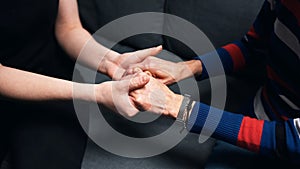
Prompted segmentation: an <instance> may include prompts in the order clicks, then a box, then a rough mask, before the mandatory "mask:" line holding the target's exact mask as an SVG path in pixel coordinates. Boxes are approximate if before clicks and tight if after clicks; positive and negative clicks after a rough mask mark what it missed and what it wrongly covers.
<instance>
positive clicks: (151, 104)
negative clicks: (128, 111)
mask: <svg viewBox="0 0 300 169" xmlns="http://www.w3.org/2000/svg"><path fill="white" fill-rule="evenodd" d="M149 77H150V76H149ZM130 96H131V97H132V100H133V102H134V104H135V105H136V107H138V108H139V109H140V110H147V111H151V112H154V113H157V114H163V115H167V116H172V117H177V114H178V112H179V108H180V105H181V102H182V99H183V97H182V96H181V95H178V94H175V93H173V92H172V91H171V90H170V89H169V88H168V87H167V86H166V85H165V84H163V83H161V82H160V81H158V80H157V79H155V78H153V77H150V81H149V82H148V83H147V84H146V85H145V86H144V87H143V88H140V89H137V90H134V91H132V92H130Z"/></svg>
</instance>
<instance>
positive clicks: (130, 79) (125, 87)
mask: <svg viewBox="0 0 300 169" xmlns="http://www.w3.org/2000/svg"><path fill="white" fill-rule="evenodd" d="M149 80H150V77H149V76H148V75H147V74H146V73H143V72H142V73H137V74H134V75H131V76H127V77H124V78H123V79H121V80H120V81H109V82H104V83H101V84H99V85H98V86H97V87H98V88H97V87H96V95H97V97H98V99H97V101H98V102H99V103H101V104H103V105H105V106H106V107H108V108H110V109H111V110H113V111H115V112H118V113H119V114H121V115H123V116H126V117H133V116H135V115H136V114H137V113H138V112H139V110H138V109H137V108H135V106H134V103H133V100H132V98H131V97H130V96H129V92H131V91H133V90H136V89H140V88H143V87H144V86H145V85H146V84H147V83H148V82H149Z"/></svg>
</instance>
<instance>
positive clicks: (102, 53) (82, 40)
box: [55, 0, 162, 80]
mask: <svg viewBox="0 0 300 169" xmlns="http://www.w3.org/2000/svg"><path fill="white" fill-rule="evenodd" d="M55 30H56V37H57V39H58V41H59V43H60V45H61V46H62V47H63V48H64V49H65V51H66V52H67V53H68V54H69V55H70V56H71V57H72V58H73V59H74V60H76V59H79V61H80V62H81V63H84V64H85V65H87V66H89V67H90V68H92V69H93V70H97V71H99V72H101V73H104V74H107V75H108V76H110V77H111V78H113V79H116V80H119V79H121V77H122V75H123V74H124V72H125V69H126V68H127V67H128V66H129V65H130V64H133V63H139V62H141V61H143V60H144V59H145V58H147V57H148V56H154V55H157V54H158V53H159V52H160V51H161V50H162V48H161V47H156V48H149V49H146V50H140V51H137V52H132V53H124V54H119V53H117V52H115V51H113V50H110V49H107V48H106V47H104V46H103V45H101V44H99V43H98V42H96V41H95V40H94V39H93V38H92V36H91V35H90V33H89V32H87V31H86V30H85V29H84V28H83V27H82V25H81V22H80V18H79V14H78V7H77V1H76V0H60V1H59V11H58V16H57V20H56V27H55ZM82 49H84V50H82ZM79 55H80V58H78V56H79Z"/></svg>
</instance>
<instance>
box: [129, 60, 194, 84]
mask: <svg viewBox="0 0 300 169" xmlns="http://www.w3.org/2000/svg"><path fill="white" fill-rule="evenodd" d="M194 62H195V61H187V62H178V63H174V62H170V61H166V60H163V59H159V58H155V57H148V58H146V59H145V60H144V61H142V62H141V63H137V64H133V65H131V66H130V67H129V69H128V70H127V71H126V72H125V74H124V75H125V76H127V75H129V74H132V73H133V72H134V70H133V69H134V68H140V69H142V70H143V71H149V72H151V74H152V76H153V77H154V78H156V79H158V80H159V81H160V82H162V83H164V84H167V85H170V84H173V83H175V82H178V81H180V80H183V79H185V78H188V77H190V76H192V75H193V74H195V73H196V71H195V70H194V69H195V68H193V67H191V66H194V65H195V64H194ZM192 63H193V65H192ZM194 67H195V66H194ZM191 68H193V69H191Z"/></svg>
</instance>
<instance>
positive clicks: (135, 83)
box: [129, 73, 150, 91]
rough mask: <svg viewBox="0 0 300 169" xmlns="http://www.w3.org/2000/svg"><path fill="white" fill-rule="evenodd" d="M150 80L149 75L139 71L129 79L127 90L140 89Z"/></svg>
mask: <svg viewBox="0 0 300 169" xmlns="http://www.w3.org/2000/svg"><path fill="white" fill-rule="evenodd" d="M149 81H150V76H149V75H147V74H145V73H140V74H138V75H137V76H135V77H133V78H131V79H130V82H129V91H132V90H136V89H140V88H142V87H144V86H145V85H146V84H147V83H148V82H149Z"/></svg>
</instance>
